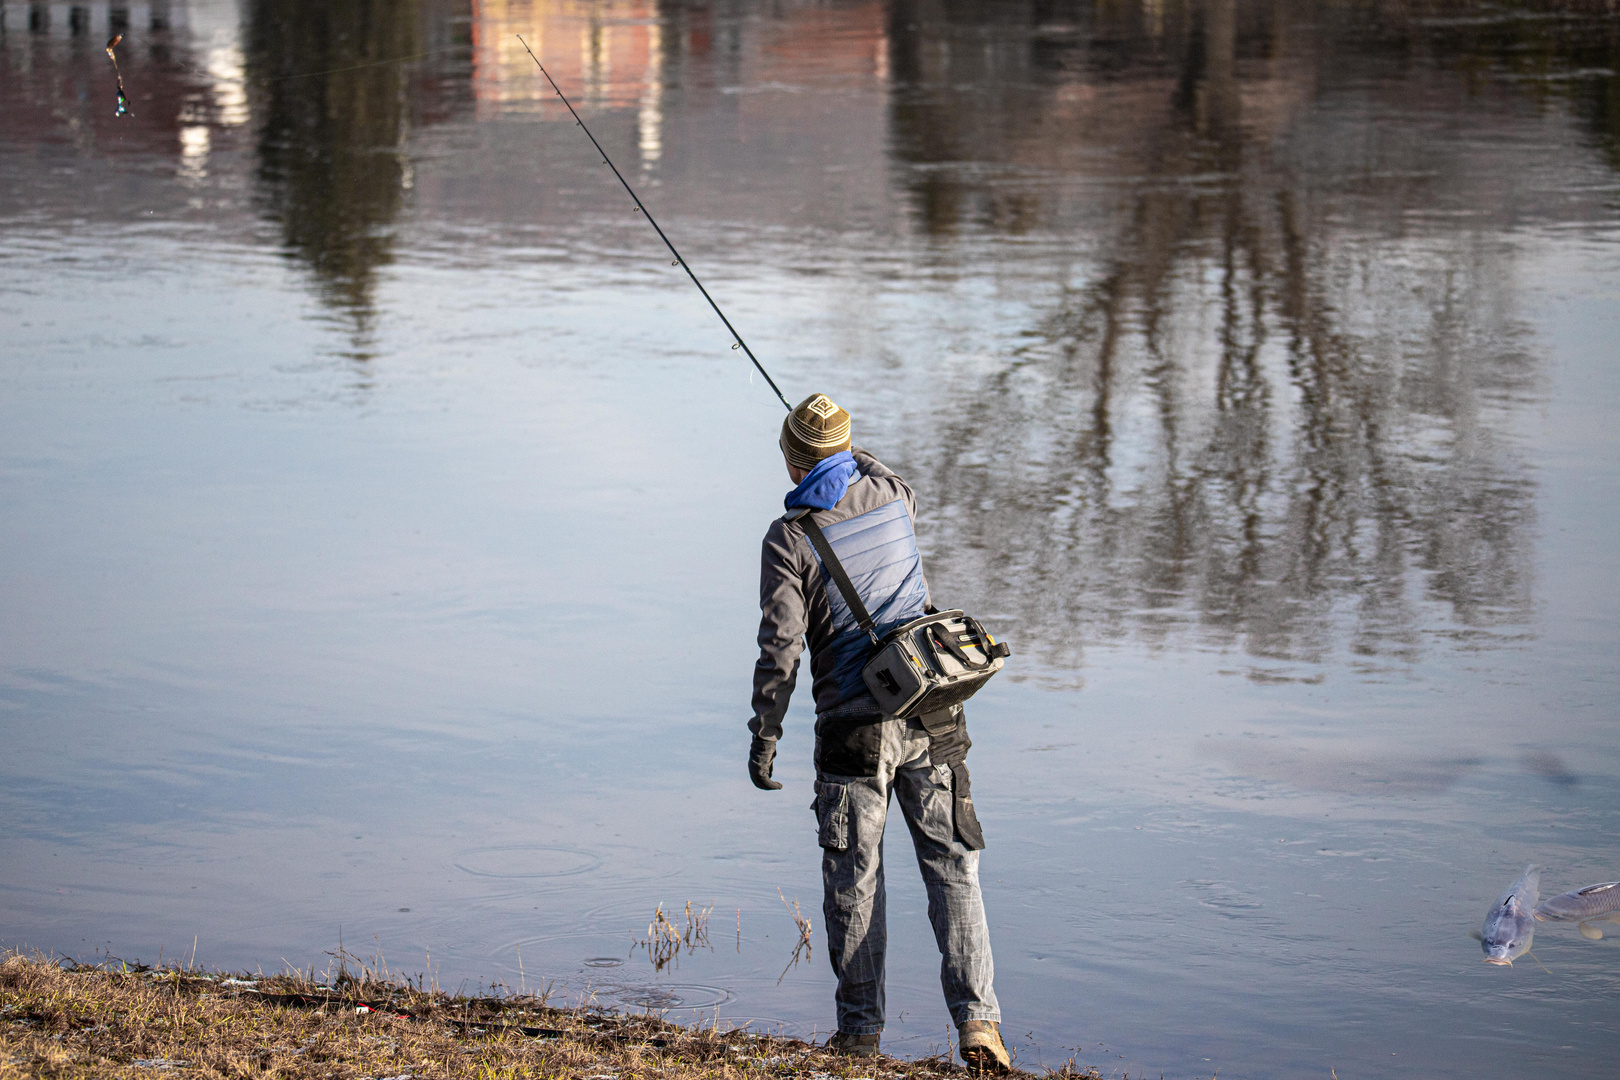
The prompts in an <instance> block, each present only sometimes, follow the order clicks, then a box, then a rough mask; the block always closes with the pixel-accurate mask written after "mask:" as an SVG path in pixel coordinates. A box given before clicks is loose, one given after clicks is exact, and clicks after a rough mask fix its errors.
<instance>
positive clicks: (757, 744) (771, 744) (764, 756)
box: [748, 735, 782, 791]
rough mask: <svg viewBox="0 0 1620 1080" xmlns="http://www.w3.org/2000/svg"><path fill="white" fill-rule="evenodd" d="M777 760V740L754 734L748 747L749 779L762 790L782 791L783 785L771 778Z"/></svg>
mask: <svg viewBox="0 0 1620 1080" xmlns="http://www.w3.org/2000/svg"><path fill="white" fill-rule="evenodd" d="M775 761H776V740H775V739H762V738H760V737H759V736H758V735H755V736H754V741H753V742H752V743H751V744H750V745H749V747H748V779H750V780H752V781H753V782H754V786H755V787H757V788H759V789H760V790H761V791H781V790H782V785H781V784H779V783H777V782H776V781H775V780H772V779H771V766H772V764H774V763H775Z"/></svg>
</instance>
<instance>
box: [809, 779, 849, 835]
mask: <svg viewBox="0 0 1620 1080" xmlns="http://www.w3.org/2000/svg"><path fill="white" fill-rule="evenodd" d="M815 809H816V823H817V824H818V825H819V826H820V835H819V836H817V837H816V842H817V843H818V844H820V845H821V846H822V847H824V848H826V849H827V850H828V851H847V850H849V789H848V788H846V787H845V786H844V785H843V784H834V783H830V782H828V781H826V780H818V781H816V805H815Z"/></svg>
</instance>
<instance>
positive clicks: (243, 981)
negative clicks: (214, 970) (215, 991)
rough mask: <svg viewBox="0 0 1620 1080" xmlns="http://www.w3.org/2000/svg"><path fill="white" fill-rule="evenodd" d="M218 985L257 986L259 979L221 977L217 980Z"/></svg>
mask: <svg viewBox="0 0 1620 1080" xmlns="http://www.w3.org/2000/svg"><path fill="white" fill-rule="evenodd" d="M219 985H221V986H249V987H252V986H258V985H259V980H257V979H221V980H219Z"/></svg>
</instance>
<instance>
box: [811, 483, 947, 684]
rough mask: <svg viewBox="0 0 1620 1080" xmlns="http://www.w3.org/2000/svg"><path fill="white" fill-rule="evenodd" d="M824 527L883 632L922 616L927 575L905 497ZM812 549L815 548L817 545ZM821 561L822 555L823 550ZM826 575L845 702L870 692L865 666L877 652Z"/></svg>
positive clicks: (838, 678) (836, 663)
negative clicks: (862, 671)
mask: <svg viewBox="0 0 1620 1080" xmlns="http://www.w3.org/2000/svg"><path fill="white" fill-rule="evenodd" d="M822 532H823V533H824V534H825V535H826V537H827V542H828V543H829V544H831V545H832V549H833V552H834V553H835V554H836V555H837V556H838V561H839V562H840V563H842V564H843V566H844V572H845V573H846V574H848V575H849V579H850V582H851V583H853V584H854V586H855V590H856V591H857V592H859V593H860V594H861V602H862V603H864V604H865V605H866V610H867V611H868V612H870V613H871V615H872V621H873V622H874V623H876V624H877V625H876V628H877V632H878V636H879V637H881V636H882V635H883V634H885V633H887V632H888V631H889V630H890V629H892V628H894V627H896V626H899V625H900V624H901V623H904V622H909V621H910V620H912V619H916V618H919V617H921V615H922V614H923V608H924V606H925V605H926V604H927V601H928V587H927V585H926V584H925V583H924V581H923V575H922V556H921V555H920V554H919V553H918V552H917V535H916V533H915V531H914V530H913V529H912V526H911V515H910V514H908V513H906V504H905V502H904V501H903V500H900V499H895V500H894V501H893V502H888V503H884V504H883V505H882V506H880V507H878V508H877V509H875V510H868V511H867V512H866V513H864V514H858V515H856V516H855V517H852V518H850V519H849V520H848V521H840V522H839V523H838V524H836V525H829V526H827V527H826V528H824V529H822ZM811 550H812V551H814V550H815V549H814V547H813V546H812V548H811ZM816 561H817V562H820V561H821V555H820V554H819V553H817V555H816ZM821 581H822V585H823V586H824V587H825V588H826V590H827V603H828V605H829V606H830V607H831V609H832V623H833V636H832V640H831V641H830V642H829V644H828V648H829V649H831V650H832V653H833V678H834V679H835V680H836V684H837V686H838V691H839V694H838V696H839V700H840V703H843V702H846V701H849V700H851V699H853V698H855V697H858V696H860V695H862V694H865V693H866V692H867V690H866V683H865V682H864V681H862V679H861V669H862V668H864V667H865V666H866V661H867V659H868V658H869V657H870V656H871V655H872V644H871V639H870V638H868V637H867V636H866V634H865V633H864V632H862V630H861V628H860V627H859V626H858V625H856V622H855V616H854V614H853V613H852V612H851V611H850V610H849V604H847V603H845V601H844V597H843V595H842V594H841V593H840V592H839V591H838V585H837V584H836V583H835V582H834V581H833V580H832V575H831V574H829V573H828V572H827V568H826V567H825V566H823V567H822V568H821Z"/></svg>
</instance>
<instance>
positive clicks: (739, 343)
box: [515, 34, 793, 412]
mask: <svg viewBox="0 0 1620 1080" xmlns="http://www.w3.org/2000/svg"><path fill="white" fill-rule="evenodd" d="M515 36H516V37H517V39H518V40H519V41H522V42H523V51H524V52H526V53H528V54H529V59H531V60H533V61H534V64H535V66H536V67H538V68H539V69H540V74H542V75H544V76H545V77H546V82H548V83H550V84H551V88H552V89H553V90H555V91H556V92H557V98H558V100H560V101H561V102H562V103H563V105H565V106H567V108H568V112H569V114H570V115H572V116H573V118H574V123H576V124H578V125H579V128H580V130H581V131H583V132H584V133H585V137H586V138H587V139H589V140H591V145H592V146H594V147H596V152H597V153H599V154H601V155H602V164H604V165H606V166H607V167H608V168H610V169H612V170H613V175H614V176H616V177H618V178H619V183H621V184H623V185H624V190H625V191H627V192H629V193H630V198H631V200H632V201H634V202H635V204H636V210H637V211H639V212H640V213H641V215H642V216H643V217H645V218H646V219H647V224H649V225H651V226H652V227H653V229H654V230H656V231H657V233H658V239H660V240H662V241H663V242H664V246H665V247H667V248H669V253H670V254H671V255H673V256H675V261H674V262H672V263H670V265H671V266H679V267H680V268H681V269H682V270H685V271H686V276H687V277H689V278H691V279H692V284H694V285H696V286H697V288H698V292H700V293H702V294H703V299H705V300H707V301H708V302H709V306H710V307H712V308H714V313H715V314H716V315H718V316H720V321H721V322H723V323H725V324H726V329H727V330H729V331H731V336H732V338H733V339H734V341H735V344H733V345H732V346H731V347H732V348H733V349H741V350H742V351H743V352H745V353H747V354H748V359H749V360H751V361H753V363H754V367H755V368H757V369H758V370H759V373H760V374H761V375H763V376H765V381H766V382H767V383H770V385H771V389H772V390H774V391H776V397H777V399H778V400H779V401H781V403H782V406H783V408H785V409H787V410H788V412H792V411H793V406H792V405H791V404H789V402H788V399H787V398H785V397H783V396H782V391H781V389H780V388H779V387H778V386H777V385H776V380H775V379H773V378H771V373H770V372H768V371H766V370H765V365H764V364H761V363H760V362H759V357H757V356H755V355H754V350H752V349H750V348H749V347H748V343H747V342H745V341H744V340H743V339H742V335H741V334H739V333H737V328H736V327H734V326H732V325H731V320H730V319H728V318H726V313H725V312H723V311H721V310H720V305H719V304H717V303H715V302H714V297H712V296H710V295H709V290H708V289H705V288H704V287H703V282H701V281H699V280H698V276H697V275H696V274H694V273H692V268H691V267H690V266H688V265H686V260H685V259H683V258H681V253H680V252H679V251H676V250H675V245H674V244H672V243H670V239H669V237H668V236H665V235H664V230H663V229H661V228H659V227H658V222H656V221H654V220H653V216H652V214H651V212H649V211H648V209H647V208H646V207H645V206H643V205H642V203H641V197H640V196H639V195H637V194H636V192H635V189H634V188H632V187H631V186H630V181H628V180H626V179H625V178H624V174H623V173H621V172H620V171H619V167H618V166H617V165H615V164H613V162H612V160H611V159H610V158H609V157H608V152H607V151H606V150H603V149H602V144H601V143H599V142H597V141H596V136H595V135H592V134H591V129H590V128H588V127H586V126H585V121H583V120H581V119H580V118H579V113H577V112H575V111H574V106H573V105H572V104H570V102H569V100H568V99H567V98H566V97H564V96H563V92H562V88H561V87H559V86H558V85H557V80H556V79H553V78H552V77H551V72H549V71H547V70H546V65H544V64H542V63H541V62H540V58H539V57H538V56H535V55H534V50H533V49H531V48H529V43H528V42H527V41H523V35H522V34H517V35H515Z"/></svg>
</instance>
